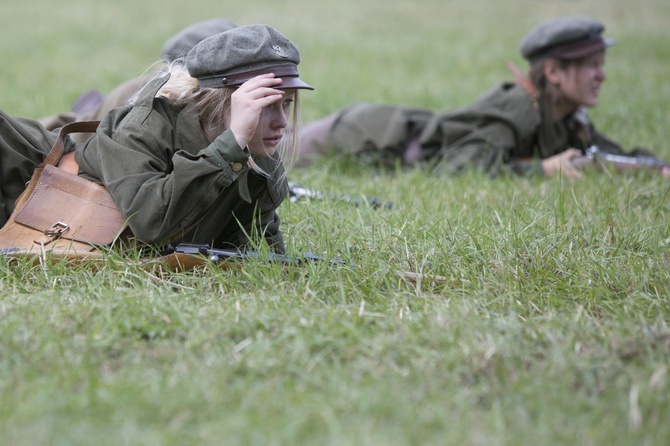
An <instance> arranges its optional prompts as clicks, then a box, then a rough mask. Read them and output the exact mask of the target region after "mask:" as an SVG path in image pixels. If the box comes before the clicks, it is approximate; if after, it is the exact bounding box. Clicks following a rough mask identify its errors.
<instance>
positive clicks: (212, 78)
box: [185, 25, 314, 90]
mask: <svg viewBox="0 0 670 446" xmlns="http://www.w3.org/2000/svg"><path fill="white" fill-rule="evenodd" d="M185 62H186V69H187V70H188V72H189V74H190V75H191V76H193V77H195V78H197V79H198V81H199V82H200V87H202V88H221V87H230V86H239V85H241V84H243V83H244V82H246V81H248V80H249V79H251V78H252V77H255V76H258V75H260V74H265V73H274V74H275V76H277V77H280V78H282V83H281V85H280V86H279V87H275V88H304V89H308V90H313V89H314V88H313V87H312V86H310V85H308V84H306V83H305V82H303V81H302V80H300V78H299V77H298V64H299V63H300V53H299V51H298V47H297V46H296V45H295V44H294V43H293V42H291V41H290V40H288V39H287V38H286V37H284V35H283V34H281V33H280V32H279V31H277V30H276V29H274V28H272V27H271V26H268V25H246V26H239V27H237V28H234V29H232V30H230V31H226V32H223V33H220V34H217V35H215V36H212V37H208V38H206V39H204V40H203V41H201V42H200V43H198V44H197V45H196V46H195V47H193V49H192V50H191V51H189V52H188V54H187V55H186V58H185Z"/></svg>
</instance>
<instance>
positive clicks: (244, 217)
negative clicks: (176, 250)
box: [0, 74, 288, 252]
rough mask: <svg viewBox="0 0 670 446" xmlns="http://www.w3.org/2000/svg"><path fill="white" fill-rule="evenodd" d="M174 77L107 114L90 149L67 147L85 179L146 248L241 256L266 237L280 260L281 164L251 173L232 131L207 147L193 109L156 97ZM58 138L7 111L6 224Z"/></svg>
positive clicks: (273, 161) (268, 162)
mask: <svg viewBox="0 0 670 446" xmlns="http://www.w3.org/2000/svg"><path fill="white" fill-rule="evenodd" d="M168 76H169V75H167V74H164V75H162V77H160V78H157V79H155V80H153V81H151V82H150V83H149V84H148V85H147V87H146V88H145V89H144V90H143V91H142V93H141V94H140V96H139V98H138V100H137V102H136V103H135V104H134V105H132V106H125V107H121V108H117V109H114V110H112V111H110V112H109V113H108V114H107V115H105V116H104V117H103V119H102V121H101V123H100V125H99V127H98V130H97V132H96V134H95V136H94V137H92V138H91V139H89V140H88V141H86V142H85V143H82V144H77V145H75V144H74V143H73V142H72V141H71V140H70V139H69V138H67V140H66V151H71V150H75V159H76V160H77V162H78V163H79V166H80V170H79V175H80V176H82V177H84V178H87V179H89V180H91V181H94V182H96V183H98V184H102V185H104V186H105V187H106V188H107V189H108V190H109V192H110V194H111V195H112V198H113V199H114V201H115V202H116V204H117V206H118V207H119V210H120V211H121V212H122V213H123V215H124V216H126V217H127V218H128V224H129V227H130V229H131V230H132V232H133V234H134V235H135V237H137V238H138V239H139V240H140V241H142V242H145V243H149V244H159V243H162V242H166V241H168V239H170V240H173V241H188V242H193V243H208V244H212V245H213V246H216V247H224V246H226V245H232V246H236V247H241V246H243V245H246V244H247V243H248V242H249V237H252V236H253V237H258V236H263V237H265V239H266V240H267V242H268V244H270V245H271V246H272V247H273V248H274V249H275V250H276V251H280V252H281V251H283V249H284V246H283V239H282V234H281V231H280V229H279V225H280V219H279V216H278V215H277V212H276V209H277V207H278V206H279V205H280V204H281V203H282V201H283V200H284V198H285V197H286V195H287V193H288V182H287V180H286V178H285V177H286V175H285V174H284V169H283V166H282V163H281V161H280V160H279V158H278V157H277V156H274V157H271V158H258V159H256V158H255V159H254V161H255V162H256V164H257V165H258V166H259V167H260V168H261V169H262V170H263V171H264V172H266V173H267V174H268V175H267V177H266V176H263V175H260V174H258V173H256V172H254V171H251V170H250V169H249V166H248V164H247V161H248V155H247V153H245V152H244V151H243V150H242V149H240V147H239V146H238V144H237V142H236V140H235V138H234V136H233V134H232V133H231V132H230V131H226V132H224V133H223V134H221V135H220V136H219V137H218V138H217V139H215V140H214V141H213V142H212V143H211V144H210V143H208V142H207V140H206V138H205V135H204V133H203V131H202V129H201V126H200V123H199V120H198V118H197V116H196V115H195V113H194V112H193V109H192V107H191V106H187V107H185V108H182V109H180V108H176V107H174V106H172V105H171V104H169V103H168V102H167V101H166V100H165V99H161V98H154V96H155V94H156V92H157V91H158V89H159V88H160V87H161V86H162V85H163V84H164V83H165V82H166V81H167V79H168ZM57 135H58V133H57V130H56V131H48V130H46V129H45V128H44V127H43V126H42V125H41V124H40V123H39V122H38V121H36V120H31V119H25V118H14V117H11V116H8V115H7V114H6V113H4V112H2V111H0V205H1V206H2V208H3V209H2V210H3V212H0V220H1V222H0V223H2V224H4V223H5V222H6V221H7V218H8V217H9V215H11V213H12V211H13V210H14V203H15V201H16V199H17V198H18V197H19V195H20V194H21V193H22V192H23V190H24V189H25V184H26V182H27V181H29V180H30V177H31V175H32V173H33V171H34V170H35V168H36V167H37V166H38V165H39V164H40V163H41V162H42V160H43V159H44V157H45V156H46V154H47V153H49V151H50V149H51V147H52V146H53V144H54V142H55V140H56V137H57Z"/></svg>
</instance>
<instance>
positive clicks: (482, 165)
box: [421, 84, 541, 176]
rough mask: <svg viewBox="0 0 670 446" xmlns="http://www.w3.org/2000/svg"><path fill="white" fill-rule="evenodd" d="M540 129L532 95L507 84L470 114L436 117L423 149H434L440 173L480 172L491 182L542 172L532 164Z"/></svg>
mask: <svg viewBox="0 0 670 446" xmlns="http://www.w3.org/2000/svg"><path fill="white" fill-rule="evenodd" d="M539 124H540V115H539V113H538V111H537V110H535V108H534V107H533V103H532V101H531V99H530V97H529V96H528V94H527V93H526V92H525V91H524V90H523V89H522V88H520V87H518V86H516V85H514V84H502V85H501V86H499V87H497V88H495V89H493V90H491V91H489V92H488V93H487V94H485V95H484V96H483V97H481V98H480V99H479V100H477V101H476V102H474V103H473V104H471V105H469V106H467V107H465V108H462V109H459V110H455V111H452V112H447V113H443V114H441V115H438V116H436V117H435V119H434V120H433V122H429V123H428V125H427V126H426V128H425V129H424V131H423V133H422V135H421V143H422V146H424V147H431V146H432V147H434V148H435V153H434V155H433V156H432V158H436V159H437V166H436V168H437V169H438V171H447V172H459V171H461V170H463V169H465V168H466V167H475V168H477V169H479V170H482V171H484V172H487V173H489V174H490V175H492V176H495V175H498V174H501V173H504V172H510V171H511V172H513V173H516V174H521V175H525V174H530V173H536V172H537V171H538V166H539V164H538V161H537V160H534V161H533V160H532V159H533V158H535V157H536V156H537V154H535V153H534V152H533V146H534V143H535V135H536V131H537V128H538V126H539ZM539 168H540V169H541V166H540V167H539ZM540 171H541V170H540Z"/></svg>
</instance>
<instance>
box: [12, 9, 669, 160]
mask: <svg viewBox="0 0 670 446" xmlns="http://www.w3.org/2000/svg"><path fill="white" fill-rule="evenodd" d="M0 10H1V11H2V13H1V14H0V42H2V43H0V57H1V60H2V63H1V64H0V85H1V86H2V88H1V89H0V108H2V109H3V110H5V111H7V112H8V113H10V114H13V115H17V116H27V117H41V116H44V115H47V114H51V113H55V112H60V111H65V110H69V109H70V107H71V105H72V102H73V101H74V100H75V99H76V98H77V97H78V96H79V95H80V94H81V93H82V92H83V91H85V90H88V89H99V90H101V91H103V92H106V91H108V90H109V89H111V88H113V87H114V86H116V85H117V84H118V83H120V82H122V81H124V80H126V79H128V78H130V77H134V76H137V75H139V74H141V73H143V72H144V71H145V70H147V69H149V68H150V67H151V65H152V64H153V63H154V62H155V61H156V59H157V57H158V54H159V51H160V49H161V46H162V44H163V42H164V41H165V40H166V39H167V38H168V37H170V36H171V35H173V34H174V33H176V32H177V31H179V30H180V29H181V28H183V27H185V26H187V25H190V24H192V23H194V22H196V21H200V20H204V19H207V18H211V17H225V18H228V19H230V20H232V21H234V22H236V23H237V24H239V25H243V24H250V23H267V24H269V25H272V26H274V27H276V28H277V29H279V30H280V31H281V32H282V33H284V34H285V35H286V36H287V37H289V38H290V39H291V40H293V41H294V42H295V43H296V44H298V46H299V47H300V49H301V55H302V63H301V65H300V67H299V68H300V73H301V76H302V77H304V79H305V80H306V81H307V82H309V83H310V84H312V85H314V86H315V87H316V91H314V92H311V93H307V94H305V95H303V96H302V98H303V101H302V104H303V118H304V119H303V120H304V121H308V120H311V119H314V118H317V117H321V116H323V115H326V114H328V113H330V112H332V111H334V110H336V109H338V108H341V107H342V106H345V105H347V104H349V103H351V102H355V101H373V102H392V103H406V104H411V105H416V106H423V107H427V108H431V109H435V110H444V109H451V108H455V107H458V106H461V105H465V104H467V103H469V102H471V101H473V100H474V99H476V98H477V97H478V96H479V95H480V94H482V93H484V92H485V91H486V90H488V89H489V88H491V87H493V86H494V85H495V84H497V83H499V82H501V81H503V80H510V79H512V76H511V74H510V72H509V71H508V69H507V66H506V64H507V62H508V61H511V62H513V63H515V64H516V65H518V66H519V67H521V68H523V69H524V70H525V68H526V64H525V61H524V60H523V59H522V58H521V56H520V55H519V52H518V44H519V42H520V40H521V39H522V38H523V36H524V35H525V34H526V32H528V31H529V30H530V29H531V28H532V27H533V26H535V25H536V24H537V23H539V22H540V21H542V20H545V19H548V18H551V17H555V16H559V15H589V16H592V17H596V18H599V19H600V20H602V21H603V22H605V24H606V26H607V30H606V36H608V37H612V38H615V39H616V40H617V44H616V46H615V47H613V48H612V49H611V50H610V52H609V54H608V62H607V66H606V68H607V70H608V75H609V78H608V80H607V82H606V84H605V87H604V89H603V92H602V95H601V103H600V106H599V107H598V109H597V110H594V112H593V113H592V117H593V118H594V121H595V122H596V123H597V124H598V127H599V129H601V130H602V131H604V132H605V133H606V134H611V133H614V134H616V138H617V139H619V140H620V142H621V143H622V144H623V145H625V146H630V145H631V144H635V143H637V142H638V141H640V140H643V141H650V143H649V144H650V145H658V144H657V141H665V139H666V137H667V133H666V131H665V129H663V128H662V127H663V126H664V124H665V113H666V110H667V103H668V99H667V98H670V86H668V81H667V73H668V72H669V71H670V29H669V27H668V26H667V24H668V23H670V2H668V1H667V0H639V1H636V2H631V1H629V0H581V1H578V0H506V1H504V2H502V1H499V0H467V1H465V0H463V1H461V0H339V1H337V2H333V1H326V0H284V1H276V0H247V1H243V2H225V1H214V0H189V1H182V2H166V1H158V0H143V1H141V2H137V1H135V0H116V1H114V2H91V1H88V0H61V1H59V2H53V1H47V0H23V1H20V2H3V5H2V6H1V7H0ZM641 124H644V125H641ZM642 128H644V134H642V133H641V132H642V130H641V129H642ZM655 150H656V151H658V150H659V148H655ZM661 150H662V151H661V152H659V154H668V155H670V149H667V150H668V151H667V152H664V151H663V150H666V149H661Z"/></svg>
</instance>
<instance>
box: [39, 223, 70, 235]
mask: <svg viewBox="0 0 670 446" xmlns="http://www.w3.org/2000/svg"><path fill="white" fill-rule="evenodd" d="M68 229H70V225H68V224H67V223H63V222H62V221H57V222H56V223H54V224H53V226H51V228H50V229H46V230H45V231H44V235H46V236H47V237H49V238H53V237H60V236H61V235H63V234H65V233H66V232H67V231H68Z"/></svg>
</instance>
